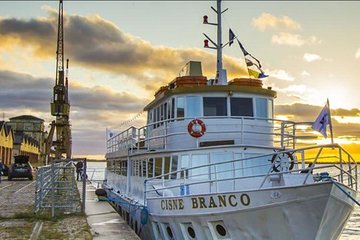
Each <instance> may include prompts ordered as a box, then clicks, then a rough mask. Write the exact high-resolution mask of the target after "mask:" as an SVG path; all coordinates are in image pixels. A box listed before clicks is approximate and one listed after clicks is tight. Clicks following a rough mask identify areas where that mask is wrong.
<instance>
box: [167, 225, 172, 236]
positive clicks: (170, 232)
mask: <svg viewBox="0 0 360 240" xmlns="http://www.w3.org/2000/svg"><path fill="white" fill-rule="evenodd" d="M166 231H167V234H168V235H169V237H170V238H173V233H172V231H171V228H170V226H167V227H166Z"/></svg>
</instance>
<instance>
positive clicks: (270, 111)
mask: <svg viewBox="0 0 360 240" xmlns="http://www.w3.org/2000/svg"><path fill="white" fill-rule="evenodd" d="M273 114H274V105H273V100H271V99H268V116H269V118H274V115H273Z"/></svg>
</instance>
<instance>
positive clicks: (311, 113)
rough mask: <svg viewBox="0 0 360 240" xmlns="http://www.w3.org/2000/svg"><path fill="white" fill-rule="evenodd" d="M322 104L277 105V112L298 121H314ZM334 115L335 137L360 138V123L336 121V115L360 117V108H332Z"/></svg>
mask: <svg viewBox="0 0 360 240" xmlns="http://www.w3.org/2000/svg"><path fill="white" fill-rule="evenodd" d="M322 108H323V107H322V106H314V105H310V104H301V103H295V104H290V105H276V106H275V114H276V115H282V116H287V118H288V120H290V121H296V122H313V121H314V120H315V119H316V117H317V116H318V114H319V113H320V111H321V109H322ZM331 114H332V116H333V118H332V123H333V129H334V134H335V137H340V138H341V137H344V138H347V139H351V138H354V139H359V137H360V124H356V123H340V122H338V121H336V119H335V116H339V115H341V116H348V117H359V116H360V109H350V110H347V109H342V108H338V109H331Z"/></svg>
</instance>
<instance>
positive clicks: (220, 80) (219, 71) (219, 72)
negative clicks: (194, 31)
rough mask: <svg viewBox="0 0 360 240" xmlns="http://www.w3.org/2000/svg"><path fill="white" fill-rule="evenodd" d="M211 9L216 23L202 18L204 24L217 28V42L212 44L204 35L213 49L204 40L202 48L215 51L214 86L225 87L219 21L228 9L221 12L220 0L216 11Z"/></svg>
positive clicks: (205, 17)
mask: <svg viewBox="0 0 360 240" xmlns="http://www.w3.org/2000/svg"><path fill="white" fill-rule="evenodd" d="M211 9H212V10H213V11H214V12H215V13H216V15H217V23H209V22H208V21H207V19H208V17H207V16H204V24H209V25H215V26H217V42H214V41H213V40H211V38H210V37H208V36H207V35H206V34H205V33H204V35H205V37H206V38H207V39H208V40H209V41H210V42H211V43H212V44H213V45H214V47H209V45H208V40H205V41H204V47H205V48H211V49H216V50H217V57H216V59H217V60H216V77H215V84H217V85H227V74H226V70H225V69H223V62H222V49H223V47H224V46H223V43H222V20H221V15H222V14H223V13H224V12H226V11H227V10H228V9H225V10H224V11H222V10H221V0H217V1H216V9H215V8H213V7H211Z"/></svg>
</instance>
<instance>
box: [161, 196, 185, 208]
mask: <svg viewBox="0 0 360 240" xmlns="http://www.w3.org/2000/svg"><path fill="white" fill-rule="evenodd" d="M161 209H162V210H183V209H184V200H183V199H181V198H180V199H164V200H161Z"/></svg>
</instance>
